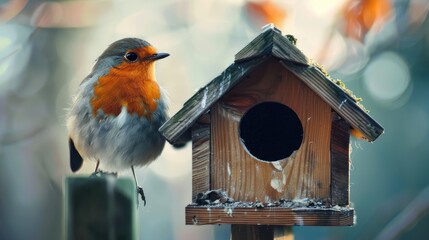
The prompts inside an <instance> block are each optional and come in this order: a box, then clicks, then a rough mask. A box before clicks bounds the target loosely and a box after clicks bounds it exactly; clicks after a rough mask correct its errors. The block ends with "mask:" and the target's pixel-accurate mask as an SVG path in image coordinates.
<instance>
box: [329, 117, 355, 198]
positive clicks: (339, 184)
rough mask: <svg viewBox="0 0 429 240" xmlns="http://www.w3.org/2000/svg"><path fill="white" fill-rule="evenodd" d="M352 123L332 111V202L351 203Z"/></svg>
mask: <svg viewBox="0 0 429 240" xmlns="http://www.w3.org/2000/svg"><path fill="white" fill-rule="evenodd" d="M349 146H350V125H349V124H348V123H347V122H346V121H345V120H344V119H343V118H341V117H340V116H339V115H338V114H337V113H336V112H332V134H331V168H332V170H331V196H332V202H331V203H332V204H333V205H339V206H348V205H349V199H350V197H349V195H350V194H349V189H350V183H349V182H350V181H349V178H350V160H349V155H350V153H349Z"/></svg>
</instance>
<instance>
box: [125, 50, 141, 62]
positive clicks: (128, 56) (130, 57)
mask: <svg viewBox="0 0 429 240" xmlns="http://www.w3.org/2000/svg"><path fill="white" fill-rule="evenodd" d="M124 58H125V59H127V60H128V61H130V62H135V61H136V60H137V59H138V58H139V56H138V55H137V53H135V52H128V53H126V54H125V56H124Z"/></svg>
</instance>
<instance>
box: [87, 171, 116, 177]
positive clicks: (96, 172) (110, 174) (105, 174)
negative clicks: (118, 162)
mask: <svg viewBox="0 0 429 240" xmlns="http://www.w3.org/2000/svg"><path fill="white" fill-rule="evenodd" d="M103 176H114V177H117V176H118V173H117V172H104V171H102V170H100V169H97V170H96V171H95V172H93V173H92V174H91V175H90V177H103Z"/></svg>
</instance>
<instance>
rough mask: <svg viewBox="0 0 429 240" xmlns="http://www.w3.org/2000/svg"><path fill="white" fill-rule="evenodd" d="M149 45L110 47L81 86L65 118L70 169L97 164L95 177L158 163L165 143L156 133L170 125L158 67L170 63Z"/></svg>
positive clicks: (127, 42) (125, 42)
mask: <svg viewBox="0 0 429 240" xmlns="http://www.w3.org/2000/svg"><path fill="white" fill-rule="evenodd" d="M168 56H169V54H167V53H159V52H157V50H156V49H155V48H154V47H153V46H152V45H151V44H149V43H148V42H147V41H145V40H142V39H138V38H124V39H121V40H118V41H116V42H114V43H112V44H111V45H110V46H109V47H108V48H107V49H106V50H105V51H104V52H103V53H102V54H101V56H100V57H99V58H98V59H97V60H96V63H95V65H94V67H93V69H92V72H91V73H90V74H89V75H88V76H87V77H86V78H85V79H84V80H83V81H82V83H81V84H80V86H79V89H78V91H77V93H76V95H75V96H74V99H73V103H72V105H71V108H70V109H69V111H68V115H67V128H68V134H69V147H70V167H71V170H72V171H73V172H76V171H77V170H79V168H80V167H81V166H82V163H83V160H84V159H85V160H92V161H95V162H96V168H95V172H94V174H95V175H97V174H99V173H102V171H101V169H103V170H104V171H112V172H117V171H120V170H124V169H129V168H131V170H132V173H133V176H134V181H135V183H136V186H137V192H138V194H140V195H141V198H142V200H143V202H144V204H145V205H146V200H145V195H144V192H143V188H142V187H140V186H139V185H138V184H137V180H136V176H135V172H134V167H135V166H144V165H147V164H149V163H151V162H152V161H153V160H155V159H156V158H157V157H158V156H159V155H160V154H161V152H162V149H163V148H164V144H165V139H164V138H163V136H162V135H161V134H160V133H159V132H158V129H159V127H160V126H161V125H162V124H163V123H164V122H165V121H166V120H167V119H168V116H167V103H166V95H165V93H164V92H163V90H162V89H161V88H160V86H159V85H158V83H157V82H156V79H155V61H157V60H159V59H162V58H165V57H168Z"/></svg>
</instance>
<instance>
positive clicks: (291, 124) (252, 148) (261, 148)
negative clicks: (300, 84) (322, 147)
mask: <svg viewBox="0 0 429 240" xmlns="http://www.w3.org/2000/svg"><path fill="white" fill-rule="evenodd" d="M239 135H240V141H241V143H242V144H243V146H244V148H245V149H246V150H247V151H248V152H249V153H250V155H252V156H253V157H254V158H256V159H258V160H261V161H267V162H273V161H278V160H282V159H285V158H287V157H289V156H290V155H291V154H292V153H293V152H294V151H295V150H297V149H299V147H300V146H301V143H302V137H303V129H302V124H301V121H300V120H299V118H298V116H297V115H296V113H295V112H294V111H293V110H292V109H290V108H289V107H288V106H286V105H283V104H281V103H277V102H263V103H259V104H256V105H255V106H253V107H252V108H250V109H249V110H248V111H247V112H246V113H245V114H244V116H243V117H242V118H241V120H240V127H239Z"/></svg>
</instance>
